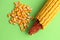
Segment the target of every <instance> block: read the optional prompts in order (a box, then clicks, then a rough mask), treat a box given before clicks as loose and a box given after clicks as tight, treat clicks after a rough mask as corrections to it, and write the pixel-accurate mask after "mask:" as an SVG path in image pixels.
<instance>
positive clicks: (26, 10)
mask: <svg viewBox="0 0 60 40" xmlns="http://www.w3.org/2000/svg"><path fill="white" fill-rule="evenodd" d="M31 11H32V9H31V8H30V7H29V6H27V5H25V4H22V3H20V2H16V3H15V8H14V10H13V11H12V12H11V14H8V16H9V17H10V18H11V19H10V23H11V24H18V25H19V26H20V29H21V31H25V30H26V29H27V28H28V24H29V23H30V20H31V18H32V17H31V16H30V13H31Z"/></svg>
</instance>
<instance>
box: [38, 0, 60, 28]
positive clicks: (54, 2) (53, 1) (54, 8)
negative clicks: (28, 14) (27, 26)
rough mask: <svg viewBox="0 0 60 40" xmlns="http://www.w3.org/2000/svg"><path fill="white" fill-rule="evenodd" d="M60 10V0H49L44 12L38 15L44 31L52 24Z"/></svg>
mask: <svg viewBox="0 0 60 40" xmlns="http://www.w3.org/2000/svg"><path fill="white" fill-rule="evenodd" d="M59 9H60V0H48V1H47V3H46V4H45V5H44V7H43V8H42V10H41V11H40V12H39V14H38V15H37V19H38V20H39V23H40V24H42V26H43V29H44V28H45V27H46V26H47V25H48V24H49V23H50V22H51V20H52V19H53V18H54V17H55V15H56V14H57V12H58V11H59Z"/></svg>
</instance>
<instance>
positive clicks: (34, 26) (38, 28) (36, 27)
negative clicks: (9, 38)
mask: <svg viewBox="0 0 60 40" xmlns="http://www.w3.org/2000/svg"><path fill="white" fill-rule="evenodd" d="M41 29H42V25H41V24H40V23H39V21H38V20H37V21H36V22H35V24H34V25H33V27H32V28H31V29H30V31H29V34H30V35H32V34H35V33H36V32H38V31H39V30H41Z"/></svg>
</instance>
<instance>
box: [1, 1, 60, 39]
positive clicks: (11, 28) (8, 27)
mask: <svg viewBox="0 0 60 40" xmlns="http://www.w3.org/2000/svg"><path fill="white" fill-rule="evenodd" d="M17 1H21V2H22V3H24V4H26V5H29V6H31V8H32V9H33V10H32V13H31V16H34V17H35V16H36V14H37V13H38V12H39V10H40V9H41V8H42V7H43V5H44V4H45V3H46V0H0V40H60V13H59V14H58V15H57V16H56V18H55V19H54V20H53V21H52V22H51V23H50V24H49V25H48V26H47V28H46V29H45V30H41V31H39V32H38V33H36V34H35V35H32V36H31V35H29V34H28V31H29V29H30V27H32V25H33V24H34V22H35V20H33V21H31V23H30V26H29V28H28V29H27V30H26V31H25V32H21V31H20V28H19V26H18V25H12V24H10V23H9V22H8V21H9V18H8V17H7V14H9V13H11V11H12V10H13V9H14V4H13V3H14V2H17Z"/></svg>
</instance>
